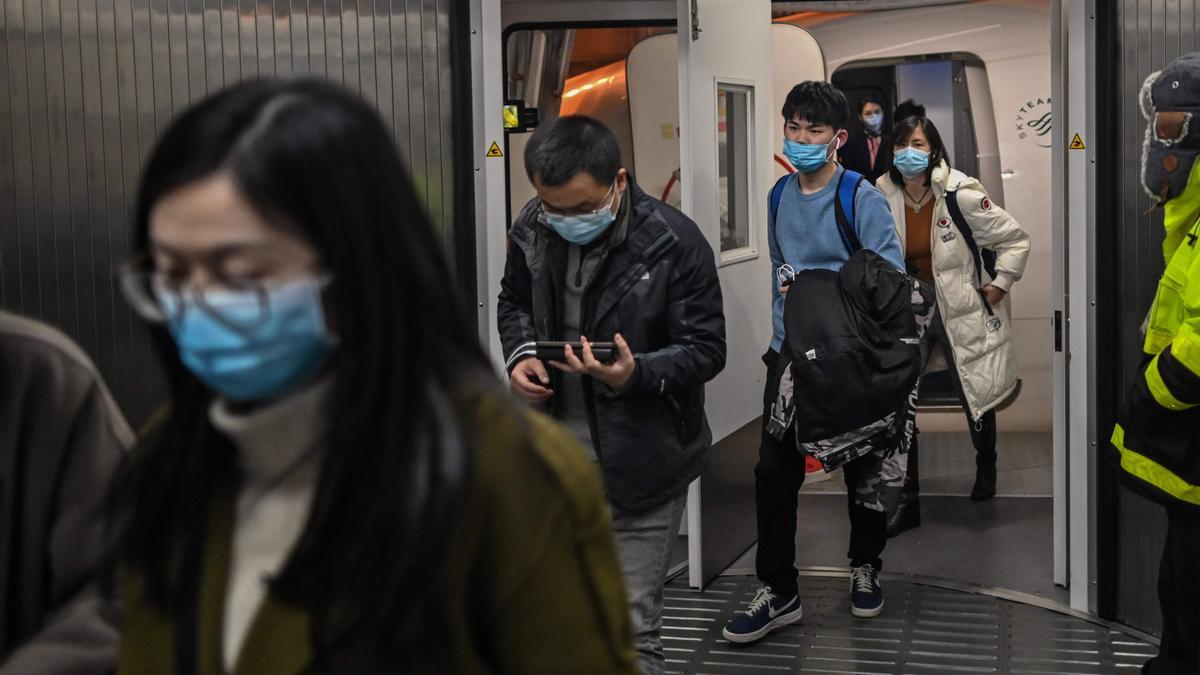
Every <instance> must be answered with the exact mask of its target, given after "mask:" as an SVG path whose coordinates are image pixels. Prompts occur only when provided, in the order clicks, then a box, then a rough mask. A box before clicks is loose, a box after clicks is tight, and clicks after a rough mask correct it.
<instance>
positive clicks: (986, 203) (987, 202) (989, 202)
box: [979, 197, 992, 211]
mask: <svg viewBox="0 0 1200 675" xmlns="http://www.w3.org/2000/svg"><path fill="white" fill-rule="evenodd" d="M979 205H980V206H982V207H983V210H984V211H987V210H988V209H990V208H992V200H990V199H988V198H987V197H984V198H983V201H982V202H980V204H979Z"/></svg>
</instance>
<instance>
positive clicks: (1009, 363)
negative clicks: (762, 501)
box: [878, 106, 1029, 536]
mask: <svg viewBox="0 0 1200 675" xmlns="http://www.w3.org/2000/svg"><path fill="white" fill-rule="evenodd" d="M912 110H913V111H914V112H915V113H916V114H915V115H912V116H910V117H907V118H905V119H903V120H898V121H897V122H896V127H895V131H894V133H893V135H892V138H893V150H894V152H895V156H894V159H893V164H892V169H891V170H890V171H889V172H888V174H886V175H884V176H881V177H880V178H879V181H878V188H879V190H880V191H881V192H883V194H884V196H886V197H887V199H888V203H889V204H890V206H891V208H892V214H893V215H894V216H895V217H896V226H897V230H898V233H899V235H900V243H901V246H902V248H903V249H904V253H905V259H906V261H907V264H908V272H909V274H912V275H913V276H915V277H917V278H919V279H921V280H922V281H925V282H926V283H930V284H933V286H934V288H935V290H936V292H937V312H936V315H935V318H934V320H933V322H932V323H931V324H930V326H929V328H928V329H927V331H926V334H925V338H924V339H923V340H922V342H921V356H922V358H923V360H924V363H925V364H926V365H928V363H929V360H930V358H931V357H932V356H933V354H934V352H935V350H939V349H940V351H941V353H942V354H943V355H944V356H945V359H946V364H947V366H948V368H949V371H950V373H951V376H952V379H953V380H954V381H955V384H956V386H957V388H958V392H959V395H960V397H961V399H962V406H963V411H964V412H966V414H967V418H968V420H969V422H970V427H971V440H972V442H973V444H974V445H975V452H976V456H975V462H976V472H975V485H974V487H973V488H972V490H971V499H973V500H976V501H981V500H985V499H991V498H992V497H993V496H995V494H996V412H995V408H996V406H998V405H999V404H1000V403H1001V402H1003V401H1004V399H1005V398H1007V397H1008V396H1009V395H1010V394H1012V392H1013V391H1014V390H1015V388H1016V386H1017V362H1016V349H1015V346H1014V345H1013V341H1012V323H1011V321H1010V319H1009V308H1008V301H1007V299H1006V296H1007V295H1008V291H1009V289H1011V288H1012V285H1013V284H1014V283H1015V282H1016V281H1017V280H1019V279H1020V278H1021V274H1022V273H1023V272H1024V271H1025V261H1026V259H1027V258H1028V257H1029V235H1028V234H1026V233H1025V231H1024V230H1022V229H1021V226H1020V224H1018V223H1017V221H1016V220H1015V219H1014V218H1013V217H1012V216H1011V215H1009V214H1008V212H1006V211H1005V210H1004V209H1002V208H1000V207H999V206H998V205H996V204H995V203H994V202H993V201H992V200H991V198H989V197H988V194H987V192H986V191H985V190H984V187H983V185H981V184H980V183H979V181H978V180H976V179H974V178H971V177H970V176H967V175H966V174H964V173H962V172H959V171H955V170H953V169H951V168H950V165H949V162H948V161H947V155H946V147H945V145H944V144H943V143H942V138H941V135H940V134H939V133H938V130H937V127H936V126H934V124H933V122H931V121H929V120H928V119H927V118H926V117H925V116H924V108H922V107H921V106H914V108H913V109H912ZM955 207H957V209H956V208H955ZM985 250H986V251H990V252H992V253H994V254H995V266H994V269H993V270H992V272H991V273H989V271H988V270H987V269H986V268H987V267H989V265H986V264H985V263H984V260H983V258H984V256H983V255H982V254H983V252H984V251H985ZM919 493H920V480H919V459H918V452H917V442H916V437H915V436H914V437H913V443H912V447H911V448H910V450H909V454H908V472H907V477H906V479H905V485H904V492H903V494H902V497H901V499H900V502H899V505H898V507H897V510H896V512H895V513H893V514H892V515H891V518H890V519H889V521H888V535H889V536H892V535H895V534H898V533H899V532H901V531H903V530H906V529H909V528H912V527H916V526H918V525H920V524H921V510H920V501H919Z"/></svg>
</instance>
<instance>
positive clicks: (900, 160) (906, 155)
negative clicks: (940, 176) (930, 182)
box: [892, 148, 929, 178]
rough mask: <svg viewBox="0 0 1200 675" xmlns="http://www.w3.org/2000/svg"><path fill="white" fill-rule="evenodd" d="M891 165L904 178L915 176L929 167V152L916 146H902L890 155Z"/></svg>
mask: <svg viewBox="0 0 1200 675" xmlns="http://www.w3.org/2000/svg"><path fill="white" fill-rule="evenodd" d="M892 165H893V166H895V167H896V170H897V171H899V172H900V174H901V175H902V176H904V177H905V178H916V177H917V176H920V175H921V174H923V173H925V170H926V169H928V168H929V153H928V152H925V151H924V150H918V149H916V148H904V149H903V150H899V151H897V152H896V154H895V156H894V157H892Z"/></svg>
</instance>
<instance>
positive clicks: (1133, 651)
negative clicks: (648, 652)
mask: <svg viewBox="0 0 1200 675" xmlns="http://www.w3.org/2000/svg"><path fill="white" fill-rule="evenodd" d="M757 585H758V582H757V580H756V579H755V578H754V577H750V576H729V577H721V578H719V579H717V580H716V581H714V582H713V583H712V584H711V585H710V586H709V587H708V588H706V589H705V590H704V591H697V590H694V589H691V588H688V587H687V583H686V579H685V578H684V577H682V576H681V577H676V578H675V579H674V580H672V581H671V582H670V583H668V585H667V589H666V607H665V611H664V620H663V624H664V625H663V647H664V649H665V650H666V656H667V670H668V672H670V673H695V674H699V673H710V674H714V675H715V674H720V673H862V674H875V673H878V674H881V675H882V674H885V673H886V674H892V673H903V674H909V673H911V674H914V675H916V674H922V675H924V674H930V675H932V674H935V673H937V674H943V673H1013V674H1016V673H1055V674H1059V673H1072V674H1074V673H1079V674H1093V673H1094V674H1096V675H1101V674H1105V675H1106V674H1108V673H1137V672H1138V671H1139V669H1140V668H1141V665H1142V664H1143V663H1144V662H1145V661H1146V660H1147V659H1149V658H1150V657H1151V656H1153V655H1154V654H1155V653H1156V652H1157V649H1156V648H1155V647H1154V646H1153V645H1150V644H1148V643H1147V642H1145V641H1143V640H1141V639H1138V638H1135V637H1131V636H1129V635H1127V634H1125V633H1123V632H1120V631H1117V630H1114V629H1110V628H1106V627H1104V626H1101V625H1097V624H1095V623H1092V622H1090V621H1087V620H1085V619H1082V618H1077V617H1074V616H1070V615H1067V614H1061V613H1058V612H1054V611H1051V610H1048V609H1042V608H1040V607H1035V606H1031V605H1025V604H1022V603H1019V602H1012V601H1009V600H1003V599H1000V598H995V597H992V596H988V595H979V594H974V593H968V592H963V591H955V590H947V589H943V588H938V587H934V586H926V585H921V584H917V583H913V582H911V581H903V580H898V579H896V578H895V577H889V576H887V575H884V577H883V588H884V593H885V603H886V604H885V609H884V613H883V615H882V616H879V617H877V618H874V619H856V618H854V617H852V616H851V615H850V606H849V580H848V579H847V577H846V575H845V574H842V575H838V574H836V573H829V574H821V575H814V574H812V573H806V574H802V575H801V577H800V597H801V600H802V602H803V604H804V612H805V615H804V619H803V620H802V621H801V622H800V623H798V624H795V625H792V626H786V627H784V628H782V629H780V630H777V631H775V632H774V633H771V634H770V635H768V636H767V637H766V638H764V639H763V640H761V641H759V642H757V643H755V644H752V645H749V646H736V645H733V644H730V643H729V642H727V641H726V640H725V639H724V638H722V637H721V628H722V626H724V624H725V621H726V620H727V619H728V618H729V617H730V616H731V615H732V613H733V612H735V611H738V610H740V609H742V608H744V607H745V606H746V604H747V603H748V602H749V601H750V600H751V598H752V597H753V595H754V592H755V590H756V589H757Z"/></svg>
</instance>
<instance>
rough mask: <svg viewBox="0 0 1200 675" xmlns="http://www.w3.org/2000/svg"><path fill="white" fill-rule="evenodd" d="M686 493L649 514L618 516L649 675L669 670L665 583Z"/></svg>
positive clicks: (637, 638)
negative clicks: (664, 627)
mask: <svg viewBox="0 0 1200 675" xmlns="http://www.w3.org/2000/svg"><path fill="white" fill-rule="evenodd" d="M686 503H687V492H686V491H685V492H684V493H683V494H681V495H679V496H678V497H676V498H675V499H672V500H671V501H669V502H667V503H666V504H663V505H662V506H659V507H656V508H654V509H652V510H650V511H647V512H646V513H641V514H637V515H633V516H622V517H620V518H614V519H613V535H614V536H615V538H616V542H617V555H618V556H619V557H620V558H621V571H622V572H623V573H624V576H625V588H626V590H627V592H628V594H629V609H630V611H631V612H632V614H633V643H634V647H635V648H636V649H637V652H638V667H639V668H640V669H641V671H642V673H644V675H661V673H663V672H665V671H666V665H667V664H666V657H665V656H664V655H663V648H662V608H663V585H664V584H665V583H666V579H667V571H668V569H669V567H670V565H671V544H673V543H674V542H675V538H676V537H677V536H678V534H679V523H680V521H681V520H682V519H683V507H684V505H685V504H686Z"/></svg>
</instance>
